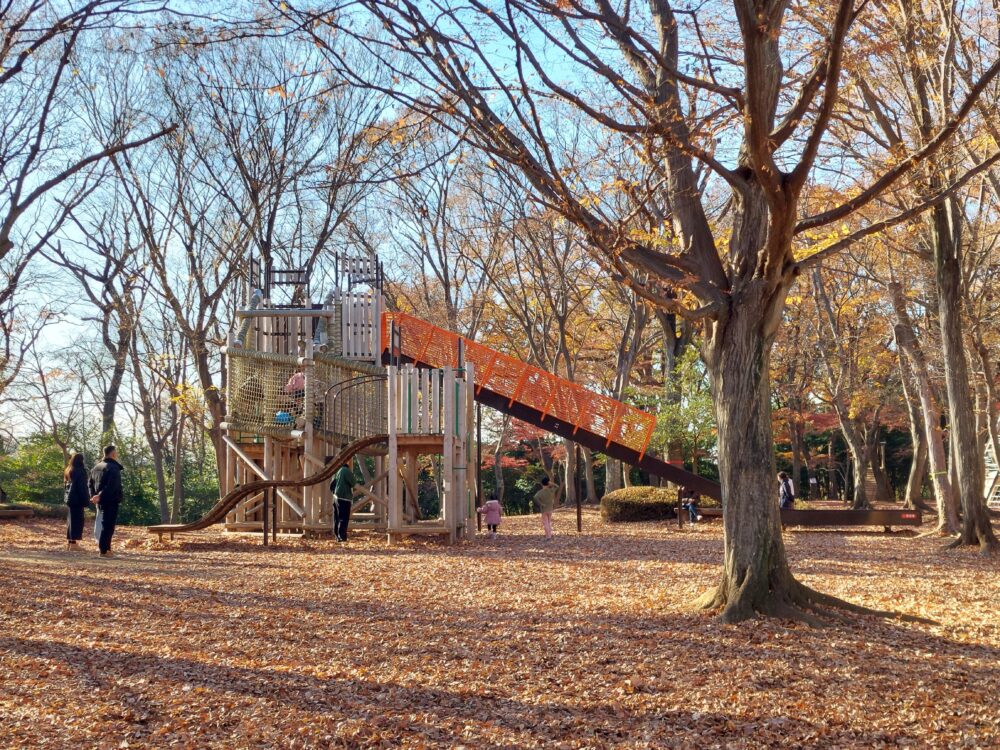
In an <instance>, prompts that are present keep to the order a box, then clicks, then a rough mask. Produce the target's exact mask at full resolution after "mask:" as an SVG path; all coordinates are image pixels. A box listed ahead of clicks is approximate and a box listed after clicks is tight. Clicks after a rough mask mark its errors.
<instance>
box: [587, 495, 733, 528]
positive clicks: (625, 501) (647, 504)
mask: <svg viewBox="0 0 1000 750" xmlns="http://www.w3.org/2000/svg"><path fill="white" fill-rule="evenodd" d="M698 504H699V505H701V506H703V507H706V508H707V507H713V506H714V507H718V505H719V503H718V502H717V501H715V500H712V499H710V498H702V499H701V500H699V503H698ZM676 512H677V490H676V489H673V488H666V487H626V488H625V489H622V490H615V491H614V492H609V493H608V494H607V495H605V496H604V497H602V498H601V518H603V519H604V520H605V521H607V522H609V523H623V522H628V521H666V520H668V519H671V518H676V517H677V516H676Z"/></svg>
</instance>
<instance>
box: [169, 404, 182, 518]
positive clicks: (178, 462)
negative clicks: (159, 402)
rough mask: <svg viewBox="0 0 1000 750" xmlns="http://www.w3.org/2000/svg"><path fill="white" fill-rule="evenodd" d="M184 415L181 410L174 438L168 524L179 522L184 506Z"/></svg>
mask: <svg viewBox="0 0 1000 750" xmlns="http://www.w3.org/2000/svg"><path fill="white" fill-rule="evenodd" d="M185 418H186V415H185V413H184V411H183V409H182V410H180V414H179V415H178V417H177V432H176V435H175V437H174V495H173V502H172V503H171V507H170V522H171V523H180V522H181V509H182V507H183V504H184V421H185Z"/></svg>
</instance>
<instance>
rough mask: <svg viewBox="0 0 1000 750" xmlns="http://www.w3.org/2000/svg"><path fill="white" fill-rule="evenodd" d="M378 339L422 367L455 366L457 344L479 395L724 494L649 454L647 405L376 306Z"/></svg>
mask: <svg viewBox="0 0 1000 750" xmlns="http://www.w3.org/2000/svg"><path fill="white" fill-rule="evenodd" d="M382 342H383V346H385V347H386V349H385V351H383V354H382V356H383V360H384V361H386V362H388V361H389V360H390V359H391V358H396V359H398V361H401V362H410V363H413V364H415V365H417V366H423V367H457V366H458V365H459V356H460V354H459V353H460V352H461V356H463V357H464V359H465V361H466V362H470V363H472V364H473V365H474V366H475V369H474V377H475V380H476V400H477V401H479V402H480V403H482V404H485V405H486V406H490V407H492V408H494V409H497V410H498V411H501V412H503V413H505V414H510V415H511V416H513V417H516V418H517V419H520V420H522V421H524V422H528V423H529V424H533V425H535V426H536V427H539V428H541V429H543V430H547V431H548V432H552V433H554V434H556V435H559V436H560V437H564V438H568V439H569V440H573V441H574V442H577V443H579V444H580V445H583V446H585V447H587V448H590V449H591V450H594V451H597V452H600V453H604V454H605V455H607V456H611V457H612V458H617V459H619V460H621V461H624V462H625V463H628V464H631V465H634V466H638V467H639V468H640V469H642V470H644V471H646V472H648V473H650V474H654V475H656V476H659V477H663V478H664V479H666V480H668V481H670V482H673V483H674V484H678V485H680V486H682V487H685V488H686V489H688V490H693V491H695V492H698V493H700V494H702V495H707V496H708V497H712V498H716V499H721V498H722V489H721V487H720V486H719V484H718V483H716V482H712V481H710V480H708V479H705V478H704V477H700V476H698V475H697V474H692V473H691V472H688V471H684V470H683V469H680V468H678V467H677V466H674V465H672V464H668V463H667V462H666V461H661V460H660V459H658V458H655V457H653V456H650V455H648V454H647V452H646V450H647V448H648V447H649V442H650V440H651V439H652V437H653V430H654V429H655V427H656V417H655V416H653V415H652V414H649V413H648V412H644V411H642V410H640V409H636V408H635V407H634V406H629V405H628V404H625V403H622V402H621V401H616V400H615V399H613V398H609V397H608V396H603V395H601V394H599V393H595V392H593V391H590V390H588V389H586V388H583V387H582V386H579V385H577V384H575V383H571V382H570V381H568V380H565V379H564V378H560V377H559V376H557V375H553V374H552V373H550V372H546V371H545V370H542V369H540V368H538V367H533V366H532V365H529V364H527V363H525V362H522V361H520V360H518V359H515V358H514V357H510V356H508V355H506V354H502V353H501V352H498V351H496V350H495V349H490V348H489V347H488V346H483V345H482V344H477V343H476V342H475V341H472V340H471V339H467V338H465V337H463V336H459V335H458V334H456V333H452V332H451V331H446V330H444V329H443V328H438V327H437V326H435V325H432V324H431V323H428V322H427V321H425V320H421V319H420V318H417V317H415V316H413V315H408V314H406V313H393V312H385V313H383V314H382ZM390 342H392V344H391V347H390ZM390 349H391V350H390Z"/></svg>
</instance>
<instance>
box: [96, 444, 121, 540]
mask: <svg viewBox="0 0 1000 750" xmlns="http://www.w3.org/2000/svg"><path fill="white" fill-rule="evenodd" d="M90 494H91V495H92V497H91V498H90V502H92V503H94V504H96V505H97V506H98V509H99V511H100V513H101V538H100V539H99V540H98V542H97V546H98V547H99V548H100V550H101V557H111V537H112V536H113V535H114V533H115V523H116V522H117V521H118V506H119V505H121V502H122V465H121V464H120V463H118V450H117V449H116V448H115V446H113V445H109V446H107V447H106V448H105V449H104V460H103V461H101V462H100V463H99V464H97V465H96V466H94V468H93V469H91V470H90Z"/></svg>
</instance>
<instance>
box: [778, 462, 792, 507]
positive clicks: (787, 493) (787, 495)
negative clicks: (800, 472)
mask: <svg viewBox="0 0 1000 750" xmlns="http://www.w3.org/2000/svg"><path fill="white" fill-rule="evenodd" d="M778 499H779V500H780V501H781V507H782V508H791V507H792V506H793V505H795V488H794V487H793V486H792V478H791V477H790V476H788V474H786V473H785V472H783V471H781V472H778Z"/></svg>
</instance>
